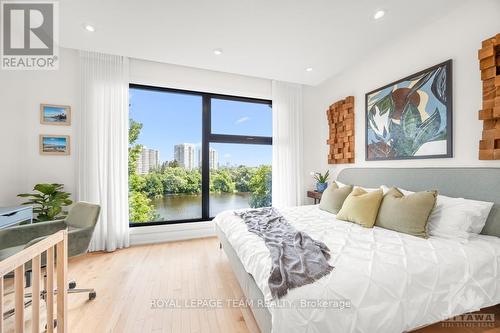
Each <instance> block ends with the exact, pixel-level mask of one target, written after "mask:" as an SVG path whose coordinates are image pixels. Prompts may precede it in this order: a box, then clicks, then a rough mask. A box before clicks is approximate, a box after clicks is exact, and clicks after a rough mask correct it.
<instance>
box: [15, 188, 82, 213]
mask: <svg viewBox="0 0 500 333" xmlns="http://www.w3.org/2000/svg"><path fill="white" fill-rule="evenodd" d="M63 188H64V185H62V184H36V185H35V187H34V188H33V190H34V191H36V192H37V193H23V194H18V195H17V196H18V197H21V198H29V200H28V201H27V202H24V203H23V205H32V206H33V213H35V214H37V216H36V218H35V219H34V222H43V221H53V220H58V219H63V218H64V217H66V215H67V214H68V213H67V212H66V211H64V210H63V207H65V206H69V205H71V204H72V203H73V201H71V199H70V198H69V197H70V195H71V193H68V192H64V191H63Z"/></svg>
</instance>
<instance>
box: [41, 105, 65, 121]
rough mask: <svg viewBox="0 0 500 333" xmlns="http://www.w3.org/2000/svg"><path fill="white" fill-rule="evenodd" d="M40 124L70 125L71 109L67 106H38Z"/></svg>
mask: <svg viewBox="0 0 500 333" xmlns="http://www.w3.org/2000/svg"><path fill="white" fill-rule="evenodd" d="M40 123H41V124H44V125H60V126H70V125H71V107H70V106H68V105H53V104H40Z"/></svg>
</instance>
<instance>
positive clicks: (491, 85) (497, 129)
mask: <svg viewBox="0 0 500 333" xmlns="http://www.w3.org/2000/svg"><path fill="white" fill-rule="evenodd" d="M479 68H480V69H481V80H482V81H483V109H482V110H481V111H479V119H480V120H483V137H482V140H481V141H480V142H479V159H480V160H500V34H497V35H496V36H495V37H492V38H488V39H487V40H485V41H483V43H482V48H481V49H480V50H479Z"/></svg>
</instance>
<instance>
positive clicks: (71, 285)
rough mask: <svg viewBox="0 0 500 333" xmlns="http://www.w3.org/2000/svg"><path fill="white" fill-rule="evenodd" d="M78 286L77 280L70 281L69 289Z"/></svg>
mask: <svg viewBox="0 0 500 333" xmlns="http://www.w3.org/2000/svg"><path fill="white" fill-rule="evenodd" d="M75 288H76V282H75V281H70V283H69V289H75Z"/></svg>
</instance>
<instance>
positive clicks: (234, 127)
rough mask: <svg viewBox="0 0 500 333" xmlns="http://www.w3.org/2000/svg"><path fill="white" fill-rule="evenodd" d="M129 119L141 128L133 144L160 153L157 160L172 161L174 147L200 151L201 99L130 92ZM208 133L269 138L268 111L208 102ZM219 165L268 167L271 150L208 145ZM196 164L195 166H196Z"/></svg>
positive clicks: (261, 107)
mask: <svg viewBox="0 0 500 333" xmlns="http://www.w3.org/2000/svg"><path fill="white" fill-rule="evenodd" d="M129 116H130V118H131V119H133V120H135V121H137V122H140V123H142V124H143V128H142V131H141V134H140V136H139V139H138V140H137V143H139V144H142V145H144V146H146V147H147V148H151V149H157V150H159V151H160V160H161V161H162V162H163V161H171V160H173V159H174V145H176V144H179V143H193V144H195V145H196V146H197V147H201V137H202V98H201V96H195V95H188V94H179V93H170V92H163V91H151V90H143V89H136V88H131V89H130V113H129ZM212 133H216V134H233V135H257V136H272V114H271V108H270V107H269V106H267V105H263V104H253V103H244V102H236V101H226V100H212ZM211 147H212V148H214V149H215V150H217V151H218V155H219V165H221V166H222V165H226V164H228V163H229V164H230V165H246V166H259V165H262V164H271V158H272V146H270V145H242V144H221V143H212V144H211ZM196 163H197V162H196Z"/></svg>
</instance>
